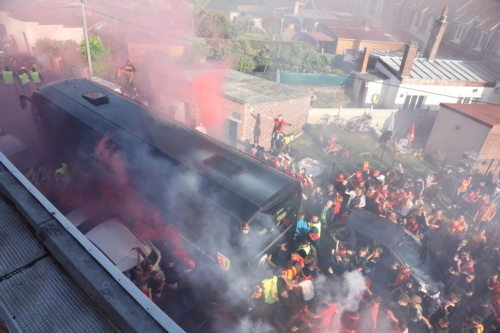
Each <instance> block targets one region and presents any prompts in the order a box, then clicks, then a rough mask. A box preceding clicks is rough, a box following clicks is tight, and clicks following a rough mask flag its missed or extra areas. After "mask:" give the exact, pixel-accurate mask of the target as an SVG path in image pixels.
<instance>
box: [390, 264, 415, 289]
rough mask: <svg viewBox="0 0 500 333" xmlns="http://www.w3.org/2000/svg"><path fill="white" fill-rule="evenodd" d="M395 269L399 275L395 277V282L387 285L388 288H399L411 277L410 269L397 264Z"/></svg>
mask: <svg viewBox="0 0 500 333" xmlns="http://www.w3.org/2000/svg"><path fill="white" fill-rule="evenodd" d="M397 268H398V271H399V274H398V275H397V276H396V280H395V281H394V282H393V283H389V287H395V288H397V287H399V286H400V285H401V284H402V283H403V282H405V281H406V280H408V279H409V278H410V276H411V268H410V267H404V266H402V265H400V264H397Z"/></svg>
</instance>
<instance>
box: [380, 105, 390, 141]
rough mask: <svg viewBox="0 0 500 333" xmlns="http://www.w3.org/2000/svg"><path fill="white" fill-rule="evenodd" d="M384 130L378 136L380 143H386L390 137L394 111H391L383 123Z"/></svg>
mask: <svg viewBox="0 0 500 333" xmlns="http://www.w3.org/2000/svg"><path fill="white" fill-rule="evenodd" d="M382 130H384V131H383V132H382V135H381V136H380V140H379V142H380V143H387V141H389V140H390V139H391V138H392V134H393V132H394V112H391V115H390V116H389V118H387V120H386V121H385V123H384V128H383V129H382Z"/></svg>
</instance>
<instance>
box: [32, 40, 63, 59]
mask: <svg viewBox="0 0 500 333" xmlns="http://www.w3.org/2000/svg"><path fill="white" fill-rule="evenodd" d="M64 43H65V42H64V41H62V40H55V39H49V38H43V39H37V40H35V45H36V47H37V48H38V49H39V50H40V51H42V52H43V53H45V54H46V55H48V56H49V57H52V58H55V57H59V56H61V54H62V52H63V48H64Z"/></svg>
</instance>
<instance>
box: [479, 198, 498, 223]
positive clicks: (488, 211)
mask: <svg viewBox="0 0 500 333" xmlns="http://www.w3.org/2000/svg"><path fill="white" fill-rule="evenodd" d="M496 214H497V207H496V206H495V204H494V203H493V202H489V203H487V204H486V205H483V206H482V207H480V208H479V209H478V210H477V213H476V215H475V216H474V222H476V224H478V225H479V224H482V223H483V222H490V221H491V220H493V218H494V217H495V215H496Z"/></svg>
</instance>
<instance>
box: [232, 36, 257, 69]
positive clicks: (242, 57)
mask: <svg viewBox="0 0 500 333" xmlns="http://www.w3.org/2000/svg"><path fill="white" fill-rule="evenodd" d="M230 52H231V54H232V55H233V57H234V58H233V60H232V62H231V68H232V69H234V70H237V71H240V72H251V71H253V70H254V68H255V63H254V61H253V59H252V48H251V47H250V44H249V43H248V41H247V40H246V39H239V40H237V41H235V42H234V43H233V44H231V47H230Z"/></svg>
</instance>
